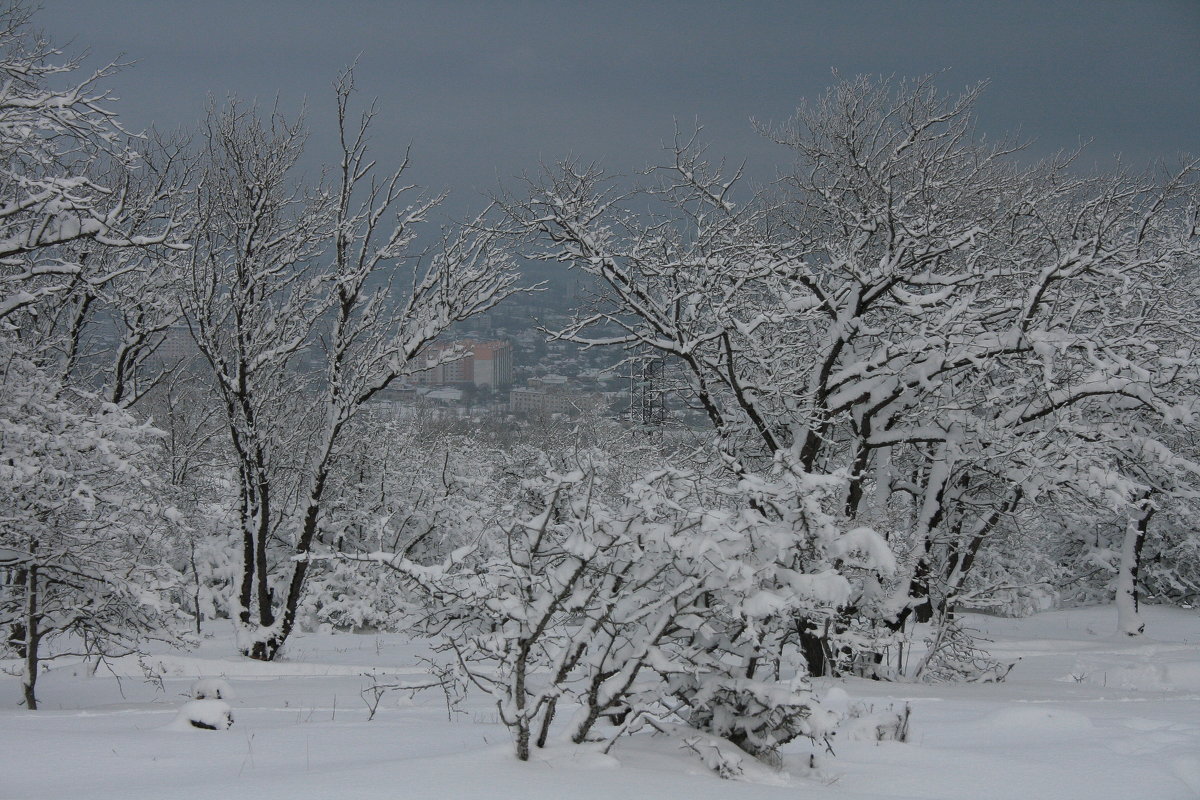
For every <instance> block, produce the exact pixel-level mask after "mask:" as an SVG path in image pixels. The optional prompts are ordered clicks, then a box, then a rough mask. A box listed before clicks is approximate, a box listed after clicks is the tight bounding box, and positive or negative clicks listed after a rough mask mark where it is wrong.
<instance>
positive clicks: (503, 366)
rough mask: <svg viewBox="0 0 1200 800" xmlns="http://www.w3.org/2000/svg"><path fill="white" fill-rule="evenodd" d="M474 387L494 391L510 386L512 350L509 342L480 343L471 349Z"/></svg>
mask: <svg viewBox="0 0 1200 800" xmlns="http://www.w3.org/2000/svg"><path fill="white" fill-rule="evenodd" d="M471 356H472V360H473V361H474V362H475V363H474V373H475V374H474V376H473V378H474V380H473V382H474V383H475V385H476V386H488V387H490V388H492V389H495V388H497V387H500V386H509V385H511V384H512V372H513V349H512V344H511V343H510V342H500V341H496V342H480V343H478V344H475V345H473V346H472V348H471Z"/></svg>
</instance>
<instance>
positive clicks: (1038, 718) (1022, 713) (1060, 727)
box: [985, 706, 1094, 738]
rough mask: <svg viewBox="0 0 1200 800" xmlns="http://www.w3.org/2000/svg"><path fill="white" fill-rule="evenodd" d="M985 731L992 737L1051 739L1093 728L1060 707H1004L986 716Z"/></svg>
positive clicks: (1076, 714)
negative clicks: (1011, 736)
mask: <svg viewBox="0 0 1200 800" xmlns="http://www.w3.org/2000/svg"><path fill="white" fill-rule="evenodd" d="M985 721H986V723H987V730H989V731H990V732H991V733H992V734H993V735H1000V736H1003V735H1004V734H1012V735H1014V736H1018V737H1029V736H1035V735H1036V736H1038V737H1046V738H1054V737H1057V736H1059V735H1061V734H1068V733H1083V732H1086V731H1090V730H1092V729H1093V728H1094V726H1093V725H1092V721H1091V719H1089V718H1088V717H1087V716H1085V715H1083V714H1080V713H1079V712H1077V711H1067V710H1065V709H1061V708H1043V707H1037V706H1034V707H1025V708H1019V707H1018V708H1005V709H1001V710H1000V711H996V712H993V713H991V714H989V715H988V716H987V717H986V719H985Z"/></svg>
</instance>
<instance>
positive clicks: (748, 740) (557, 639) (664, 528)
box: [362, 466, 895, 759]
mask: <svg viewBox="0 0 1200 800" xmlns="http://www.w3.org/2000/svg"><path fill="white" fill-rule="evenodd" d="M601 482H602V479H601V478H600V477H598V475H597V473H596V472H594V471H583V470H576V471H572V472H569V473H553V472H552V473H548V474H546V475H544V476H540V477H535V478H531V479H527V480H526V481H525V482H524V485H523V487H522V488H523V491H524V494H525V495H526V496H528V497H532V498H534V499H533V500H532V501H531V507H529V508H524V507H518V506H514V507H513V508H512V509H511V511H512V512H513V514H514V516H513V519H512V521H511V522H510V523H509V524H508V525H505V526H502V528H503V530H504V536H505V540H504V542H503V543H502V546H501V547H499V548H497V552H495V553H490V554H484V555H483V556H482V557H477V556H476V554H474V553H472V552H471V551H469V550H468V549H465V548H464V549H463V550H461V551H459V552H457V553H455V554H453V555H452V557H451V558H449V559H447V560H446V561H444V562H443V563H441V564H437V565H433V566H422V565H419V564H416V563H414V562H412V561H411V560H407V559H403V558H401V557H398V556H393V555H390V554H383V553H378V554H374V555H371V556H363V557H362V558H364V559H366V560H371V561H376V562H380V563H383V564H386V565H387V566H389V567H391V568H392V569H393V570H394V571H396V572H397V573H399V574H401V575H404V576H405V577H406V578H408V579H409V580H411V581H413V582H414V583H416V584H417V585H419V586H420V587H421V588H422V589H423V590H424V591H425V592H426V593H427V594H428V596H429V598H430V601H431V602H430V606H429V609H428V612H427V613H428V617H427V624H428V625H429V626H430V628H431V629H432V630H434V631H436V632H438V633H439V634H441V635H442V636H443V637H444V639H443V641H444V645H443V650H444V651H445V652H447V653H450V654H452V655H453V658H454V660H455V661H456V663H457V664H458V666H459V668H460V669H461V670H462V671H463V673H464V675H465V676H466V677H467V679H468V680H469V681H470V682H471V683H472V684H474V685H475V686H477V687H479V688H482V689H484V690H486V691H487V692H489V693H490V694H492V695H493V696H494V697H495V698H496V704H497V710H498V712H499V717H500V719H501V720H502V721H503V722H504V723H505V724H506V725H508V726H509V727H510V729H511V730H512V731H513V734H514V738H515V740H516V748H517V755H518V757H519V758H522V759H524V758H528V756H529V752H530V747H531V746H533V745H537V746H541V745H543V744H544V743H545V741H546V739H547V737H548V735H549V732H550V726H551V724H552V722H553V721H554V719H555V716H556V713H557V712H559V711H561V710H562V708H563V707H568V708H570V709H571V710H572V713H571V715H570V721H569V722H568V724H567V726H566V731H565V735H567V736H568V737H570V738H571V739H572V740H573V741H576V742H582V741H584V740H586V739H588V738H590V737H592V736H594V735H595V725H596V723H597V722H598V721H599V720H601V719H604V718H608V719H612V720H615V721H618V722H619V723H620V724H621V725H622V728H621V730H629V729H633V728H635V727H637V725H639V724H640V722H641V721H642V720H644V719H647V718H651V719H654V720H658V721H660V722H670V721H672V720H674V721H677V722H678V723H682V724H686V725H688V726H690V727H692V728H693V729H695V730H699V731H703V732H704V733H706V734H709V735H712V736H716V737H720V738H722V739H725V740H727V741H729V742H732V743H733V744H736V745H737V746H738V747H739V748H741V749H742V750H744V751H745V752H748V753H751V754H753V755H759V756H763V755H767V754H769V753H771V752H772V751H774V750H775V749H776V748H778V747H779V746H780V745H782V744H784V743H786V742H788V741H790V740H792V739H795V738H796V737H799V736H810V737H818V736H823V735H824V731H825V730H826V729H827V727H828V726H827V725H826V722H825V721H823V720H824V717H823V716H821V715H817V716H815V717H814V714H813V708H814V704H815V701H814V698H813V695H812V691H811V688H810V687H809V685H808V683H807V671H806V664H805V661H804V657H803V652H802V649H801V648H800V647H799V646H798V641H797V632H798V629H799V628H800V627H801V626H800V625H799V624H798V620H801V619H808V620H820V619H824V620H833V619H835V618H837V616H838V614H839V613H840V611H839V609H841V608H843V607H845V606H847V605H848V604H851V603H853V602H860V603H866V602H868V601H869V599H870V597H871V596H872V592H874V591H875V589H874V588H873V587H876V586H877V585H878V578H879V577H880V576H883V575H886V574H887V573H890V572H891V571H893V570H894V568H895V562H894V557H893V556H892V555H891V552H890V550H889V549H888V547H887V545H886V543H885V542H884V541H883V539H882V538H881V537H879V536H878V535H877V534H875V533H874V532H873V531H870V530H868V529H865V528H859V529H856V530H854V531H850V532H843V531H841V530H840V529H838V528H837V526H836V525H835V524H834V522H833V519H832V518H831V517H830V516H829V515H828V514H827V513H826V512H825V511H824V506H825V505H826V504H827V502H828V501H829V496H830V493H831V492H832V491H833V490H835V489H836V487H837V486H838V482H837V481H836V480H834V479H814V478H812V477H811V476H805V475H801V474H798V473H795V472H793V471H790V470H788V469H786V468H784V467H782V466H781V467H780V469H779V470H777V473H776V474H775V475H774V476H772V477H770V478H769V479H756V480H749V479H747V480H746V481H744V482H743V483H742V484H741V485H739V486H726V487H715V486H710V485H708V484H707V483H706V482H704V481H702V480H700V479H699V478H698V477H697V476H696V475H695V474H694V473H689V472H683V471H679V470H672V469H663V470H659V471H657V472H654V473H651V474H648V475H645V476H643V477H642V478H641V479H640V480H637V481H635V482H634V483H633V484H632V485H631V486H629V487H628V488H627V489H626V490H625V491H624V492H623V493H622V494H621V495H620V496H619V497H617V498H615V500H614V499H612V498H602V497H601V496H600V495H601V492H600V491H599V490H598V486H599V485H600V483H601ZM768 508H770V509H772V510H770V511H767V510H766V509H768ZM866 575H872V576H873V577H872V578H871V579H870V580H865V579H863V576H866Z"/></svg>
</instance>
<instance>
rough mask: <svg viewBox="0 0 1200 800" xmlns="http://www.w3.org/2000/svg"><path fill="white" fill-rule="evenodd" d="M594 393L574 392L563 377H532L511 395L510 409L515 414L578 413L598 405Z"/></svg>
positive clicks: (509, 395) (509, 400) (513, 390)
mask: <svg viewBox="0 0 1200 800" xmlns="http://www.w3.org/2000/svg"><path fill="white" fill-rule="evenodd" d="M598 402H599V401H598V398H597V396H596V395H594V394H585V393H581V392H579V391H577V390H575V389H573V388H572V387H571V385H570V381H569V380H568V379H567V378H565V377H563V376H562V375H543V376H542V377H540V378H530V379H529V381H528V383H527V384H526V385H525V386H522V387H514V388H513V389H512V391H510V392H509V393H508V407H509V410H510V411H512V412H513V413H514V414H529V415H542V414H567V415H573V414H577V413H579V412H581V411H583V410H585V409H587V408H591V407H594V406H596V405H597V404H598Z"/></svg>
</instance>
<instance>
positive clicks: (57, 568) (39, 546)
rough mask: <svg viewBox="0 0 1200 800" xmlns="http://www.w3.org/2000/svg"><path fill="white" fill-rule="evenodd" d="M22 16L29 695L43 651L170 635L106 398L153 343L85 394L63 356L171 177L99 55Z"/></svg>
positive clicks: (2, 189) (21, 334) (5, 389)
mask: <svg viewBox="0 0 1200 800" xmlns="http://www.w3.org/2000/svg"><path fill="white" fill-rule="evenodd" d="M29 17H30V11H29V10H28V9H27V8H25V7H24V6H23V5H21V4H19V3H14V4H10V5H8V6H7V7H6V8H4V9H3V10H2V11H0V76H2V78H3V80H2V88H0V364H2V365H3V366H2V367H0V484H2V486H0V495H2V497H0V554H2V555H0V628H2V629H3V630H4V636H3V642H2V644H0V646H3V647H4V648H5V649H6V650H11V651H13V652H15V653H16V654H18V655H19V656H20V657H21V659H22V663H23V665H24V667H23V675H24V692H25V702H26V705H27V706H28V707H29V708H30V709H33V708H36V705H37V698H36V682H37V676H38V672H39V664H40V663H41V662H42V661H43V660H44V659H46V658H50V657H56V656H59V655H63V654H66V653H82V654H85V655H89V656H96V657H103V656H107V655H112V654H115V653H120V652H126V651H128V649H129V648H130V647H132V646H134V644H135V643H136V642H137V641H138V639H139V638H140V637H142V636H144V635H147V634H153V633H162V634H163V635H171V633H170V630H169V629H170V627H171V622H172V617H173V611H172V609H173V605H172V603H171V602H170V597H169V589H170V588H172V587H171V578H172V575H171V571H170V570H169V568H167V567H165V566H164V553H165V552H166V551H167V548H168V544H169V542H170V539H171V535H172V532H173V530H174V529H175V528H176V521H177V518H176V516H175V514H174V512H173V511H172V510H171V508H170V507H169V505H167V504H166V503H165V502H164V501H163V495H162V494H161V493H160V491H159V487H160V484H159V482H158V481H157V480H156V478H155V475H154V473H153V470H152V468H151V465H150V460H149V453H150V451H151V450H153V448H154V446H155V441H156V438H157V437H156V434H155V431H154V430H153V429H152V428H150V427H148V426H146V425H144V424H142V423H140V422H138V421H137V420H135V419H134V418H133V417H132V416H130V415H129V413H128V412H127V411H126V409H125V408H124V406H126V405H128V404H129V403H130V402H132V401H133V400H135V399H136V398H137V395H138V394H139V392H138V390H137V389H136V388H135V386H136V383H137V369H136V366H137V363H138V362H139V361H140V360H141V358H142V357H143V356H144V353H145V352H146V349H147V346H150V347H152V346H153V345H152V343H150V344H149V345H147V343H146V342H145V341H141V342H140V343H138V344H136V345H135V346H133V347H131V348H126V349H125V351H124V352H125V353H126V358H124V359H123V360H122V359H117V360H116V362H120V363H119V365H118V366H117V367H116V369H114V370H112V371H110V372H108V373H106V375H105V377H104V378H103V379H102V380H101V383H104V384H106V389H105V390H104V391H103V392H101V393H96V392H95V391H93V389H94V386H93V385H91V383H90V382H86V381H81V380H79V374H78V373H79V372H80V370H79V369H78V368H79V367H80V366H81V364H82V362H83V361H84V359H85V356H86V354H85V352H84V342H85V341H86V338H87V334H86V329H87V328H88V326H89V324H90V323H91V321H92V320H93V313H94V312H95V310H96V309H97V308H98V307H99V306H100V305H101V301H100V298H101V296H102V295H103V294H104V293H105V292H109V291H112V289H113V288H114V287H115V286H116V284H118V283H120V282H123V281H124V282H126V285H127V288H128V286H129V285H130V276H132V275H134V274H144V272H145V271H146V270H147V269H155V268H153V267H147V265H148V264H150V263H152V262H155V263H156V262H157V261H158V256H161V255H162V254H163V253H164V250H163V246H166V245H170V244H171V243H173V242H174V241H175V238H174V232H175V227H176V223H175V217H174V208H173V204H172V203H171V196H172V193H173V192H174V190H175V189H176V188H177V186H176V185H174V184H172V183H171V182H170V181H169V180H166V181H164V180H161V178H162V176H163V175H165V174H167V172H171V170H169V169H168V170H166V171H165V172H160V171H158V170H157V168H156V166H155V164H154V162H153V161H152V159H147V158H143V157H142V156H141V155H140V154H139V153H138V152H137V150H136V149H135V148H134V146H133V143H134V141H135V140H133V139H131V138H130V137H128V136H127V135H126V134H125V133H124V132H123V131H122V130H121V129H120V128H119V127H118V126H117V125H116V123H115V121H114V118H113V113H112V111H111V109H110V108H109V104H108V100H107V97H106V94H105V93H104V91H103V90H102V89H101V88H100V85H99V84H100V82H101V81H102V79H103V78H105V77H106V76H108V75H110V74H111V73H112V71H113V69H114V68H115V67H114V66H112V65H110V66H108V67H105V68H102V69H101V70H99V71H97V72H95V73H92V74H91V75H88V76H86V77H84V78H82V79H80V78H79V74H78V68H79V62H78V61H76V60H71V59H66V58H64V57H63V56H62V54H61V52H60V51H58V50H56V49H55V48H54V47H53V46H51V45H50V44H49V43H48V42H46V41H45V40H44V39H41V38H39V37H37V36H35V35H33V34H32V33H31V32H30V30H29ZM167 161H168V162H169V161H170V159H169V158H168V159H167ZM159 166H167V165H166V164H163V163H162V162H159ZM168 249H169V248H168ZM116 294H118V295H119V294H121V293H119V292H118V293H116ZM129 307H130V306H127V305H122V306H121V308H129ZM112 308H116V306H113V307H112ZM131 329H132V328H131ZM139 330H141V328H139ZM140 335H141V334H139V336H140ZM135 351H136V352H140V353H142V354H143V355H142V356H136V355H135V356H131V355H130V354H131V353H134V352H135ZM116 362H114V363H116Z"/></svg>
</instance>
